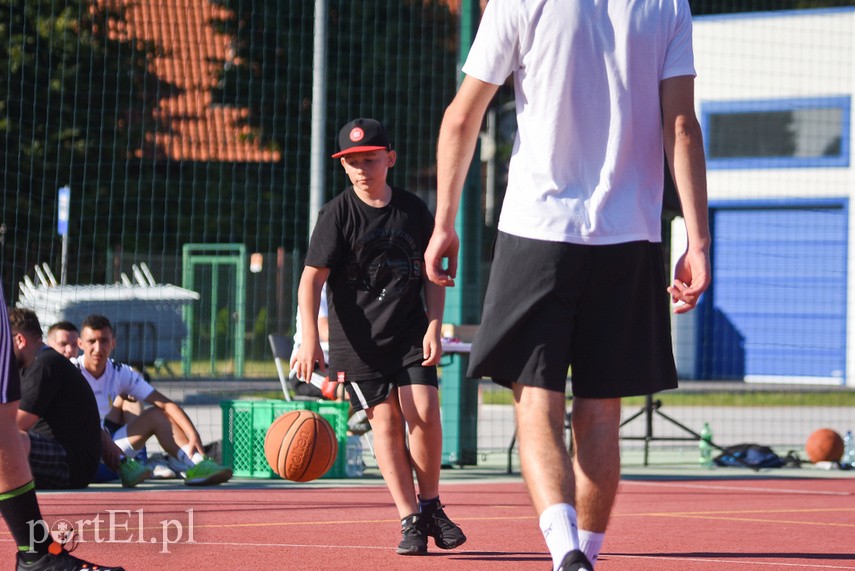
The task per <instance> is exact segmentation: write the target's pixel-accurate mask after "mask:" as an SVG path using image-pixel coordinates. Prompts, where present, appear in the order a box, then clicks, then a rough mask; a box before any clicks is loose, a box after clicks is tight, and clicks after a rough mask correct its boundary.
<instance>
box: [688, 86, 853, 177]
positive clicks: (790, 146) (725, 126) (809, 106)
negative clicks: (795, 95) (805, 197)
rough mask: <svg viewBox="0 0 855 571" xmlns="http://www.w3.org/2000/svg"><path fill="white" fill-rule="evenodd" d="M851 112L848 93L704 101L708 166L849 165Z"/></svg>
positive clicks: (702, 109)
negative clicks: (807, 97)
mask: <svg viewBox="0 0 855 571" xmlns="http://www.w3.org/2000/svg"><path fill="white" fill-rule="evenodd" d="M849 111H850V98H849V97H828V98H811V99H779V100H765V101H764V100H755V101H722V102H707V103H704V104H702V105H701V118H702V119H701V120H702V123H703V128H704V139H705V142H706V151H707V161H708V166H709V167H710V168H711V169H716V168H719V169H729V168H731V169H732V168H744V169H748V168H751V169H760V168H786V167H801V168H805V167H846V166H849Z"/></svg>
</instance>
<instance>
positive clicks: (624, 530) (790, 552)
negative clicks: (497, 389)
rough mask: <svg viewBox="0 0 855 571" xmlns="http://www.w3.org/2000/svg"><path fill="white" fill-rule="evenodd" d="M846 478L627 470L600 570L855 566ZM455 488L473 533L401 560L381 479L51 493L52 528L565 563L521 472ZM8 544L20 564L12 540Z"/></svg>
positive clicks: (146, 541)
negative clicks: (541, 524)
mask: <svg viewBox="0 0 855 571" xmlns="http://www.w3.org/2000/svg"><path fill="white" fill-rule="evenodd" d="M845 476H846V477H839V478H828V477H824V478H797V477H780V476H765V475H759V476H756V475H749V476H746V477H724V476H708V477H705V478H692V477H679V478H668V477H660V478H653V477H643V476H629V477H625V478H624V480H623V481H622V482H621V485H620V490H619V494H618V498H617V503H616V505H615V509H614V512H613V517H612V521H611V526H610V528H609V533H608V535H607V538H606V541H605V545H604V548H603V554H602V557H601V560H600V562H599V564H598V565H597V571H619V570H632V571H646V570H654V569H655V570H682V571H694V570H702V569H710V570H723V569H727V570H729V571H731V570H733V569H746V570H762V571H765V570H773V569H782V570H785V569H852V570H855V478H853V477H851V475H850V474H848V473H847V474H846V475H845ZM442 495H443V501H444V502H445V503H446V505H447V512H448V513H449V515H450V516H451V517H452V518H453V519H454V520H456V521H457V522H458V523H459V524H460V525H461V526H462V527H463V529H464V531H465V532H466V534H467V536H468V537H469V540H468V541H467V543H466V544H465V545H463V546H461V547H460V548H458V549H456V550H453V551H442V550H439V549H436V548H434V546H433V543H432V541H431V549H430V553H429V554H428V555H427V556H425V557H402V556H399V555H396V554H395V550H394V548H395V546H396V545H397V542H398V540H399V538H400V534H399V523H398V520H397V515H396V513H395V509H394V507H393V506H392V503H391V501H390V498H389V494H388V492H387V491H386V489H385V487H383V485H382V482H381V481H380V480H379V479H377V478H376V477H375V478H372V479H368V480H367V481H366V480H362V481H360V483H359V484H358V485H352V484H350V483H348V482H347V481H327V482H324V481H321V482H317V483H312V484H308V485H297V484H292V483H286V482H282V481H278V482H257V481H256V482H248V481H244V482H231V483H229V484H227V485H224V486H219V487H216V488H206V489H198V488H197V489H191V488H185V487H183V486H181V485H180V484H178V483H166V482H157V483H152V484H148V483H147V484H145V485H143V486H141V487H140V488H137V489H135V490H122V489H121V488H117V487H98V488H97V489H92V490H88V491H80V492H62V493H56V492H54V493H42V494H39V498H40V502H41V505H42V509H43V512H44V514H45V516H46V519H47V520H48V522H49V523H52V524H54V526H56V522H57V521H58V520H67V521H69V522H72V524H74V525H75V527H77V528H78V529H79V530H80V531H81V532H82V534H83V536H82V540H83V541H82V542H81V543H80V544H79V546H78V548H77V551H76V554H77V555H79V556H81V557H84V558H88V559H92V560H95V562H96V563H108V564H110V563H121V564H123V565H125V566H126V568H127V569H128V570H129V571H130V570H158V569H194V568H195V569H200V568H201V569H217V570H223V571H232V570H276V569H288V570H292V569H293V570H303V569H305V570H316V569H342V570H348V571H354V570H356V571H359V570H372V571H375V570H382V569H406V570H408V571H410V570H413V571H418V570H420V569H440V570H442V571H453V570H458V569H460V570H462V569H469V570H472V569H477V570H480V569H507V570H514V571H525V570H529V569H532V570H538V571H546V570H547V569H550V568H551V562H550V559H549V556H548V554H547V552H546V548H545V545H544V542H543V538H542V536H541V534H540V531H539V529H538V526H537V520H536V518H535V516H534V514H533V511H532V508H531V507H530V505H529V500H528V496H527V494H526V492H525V489H524V486H523V484H522V482H521V480H520V479H519V477H511V476H509V477H499V478H496V477H492V478H473V479H471V480H462V479H458V478H455V479H451V478H446V481H445V483H444V485H443V492H442ZM96 515H97V519H94V518H95V516H96ZM111 519H112V522H111ZM81 520H83V521H81ZM85 520H89V521H88V522H87V521H85ZM98 520H100V521H98ZM0 540H2V544H0V547H2V545H5V546H6V553H8V554H10V555H9V556H7V557H8V559H7V561H8V563H7V564H6V565H8V567H7V568H11V567H12V565H11V563H12V558H11V553H12V549H13V548H12V543H11V537H10V536H9V534H8V533H5V532H4V533H3V534H2V535H0Z"/></svg>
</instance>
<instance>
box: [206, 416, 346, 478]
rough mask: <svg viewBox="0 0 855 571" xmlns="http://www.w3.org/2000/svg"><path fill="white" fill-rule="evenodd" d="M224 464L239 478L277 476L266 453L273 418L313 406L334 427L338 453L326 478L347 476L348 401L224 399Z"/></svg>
mask: <svg viewBox="0 0 855 571" xmlns="http://www.w3.org/2000/svg"><path fill="white" fill-rule="evenodd" d="M220 408H221V409H222V412H223V464H224V465H226V466H231V467H232V470H233V473H234V476H236V477H240V478H278V476H277V475H276V474H275V473H274V472H273V470H272V469H271V468H270V465H269V464H268V463H267V459H266V458H265V457H264V437H265V435H266V434H267V429H268V428H269V427H270V425H271V424H272V423H273V421H274V420H275V419H276V418H278V417H279V416H281V415H283V414H285V413H286V412H291V411H293V410H311V411H312V412H317V413H318V414H320V415H321V416H323V417H324V418H325V419H326V420H327V421H328V422H329V423H330V425H331V426H332V427H333V430H335V434H336V437H337V439H338V454H337V455H336V459H335V464H333V467H332V468H330V470H329V472H327V473H326V474H324V476H323V478H345V477H346V474H345V465H346V463H347V412H348V408H349V404H348V403H347V402H333V401H281V400H224V401H220Z"/></svg>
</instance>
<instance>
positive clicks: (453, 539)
mask: <svg viewBox="0 0 855 571" xmlns="http://www.w3.org/2000/svg"><path fill="white" fill-rule="evenodd" d="M442 507H443V506H442V504H441V503H439V498H436V499H435V500H433V501H431V502H430V503H427V504H421V510H422V517H423V518H424V520H425V528H426V529H427V534H428V535H429V536H431V537H432V538H433V540H434V542H435V543H436V546H437V547H439V548H440V549H454V548H455V547H460V546H461V545H463V543H464V542H465V541H466V536H465V535H463V530H461V529H460V527H459V526H458V525H457V524H456V523H454V522H453V521H451V520H450V519H449V518H448V516H447V515H445V512H444V511H443V509H442Z"/></svg>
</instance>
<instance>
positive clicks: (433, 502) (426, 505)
mask: <svg viewBox="0 0 855 571" xmlns="http://www.w3.org/2000/svg"><path fill="white" fill-rule="evenodd" d="M441 505H442V504H441V503H440V502H439V496H437V497H435V498H433V499H430V500H426V499H424V498H422V497H421V496H419V513H425V512H426V511H427V510H428V509H430V508H432V507H435V508H438V507H439V506H441Z"/></svg>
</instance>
